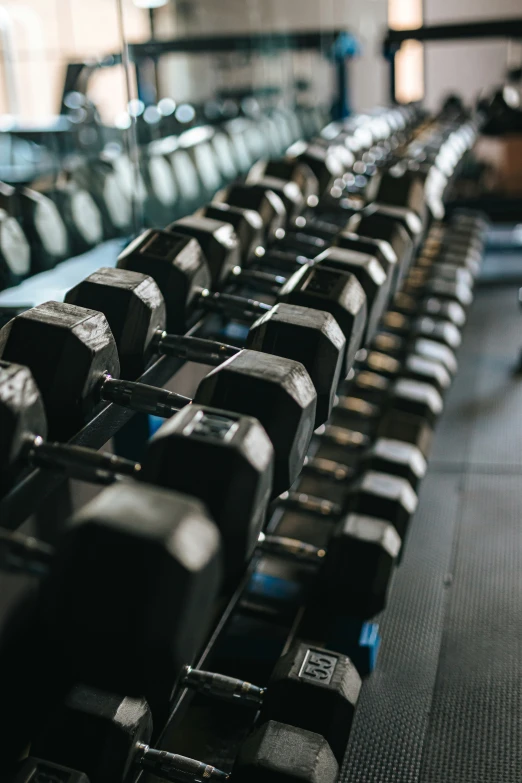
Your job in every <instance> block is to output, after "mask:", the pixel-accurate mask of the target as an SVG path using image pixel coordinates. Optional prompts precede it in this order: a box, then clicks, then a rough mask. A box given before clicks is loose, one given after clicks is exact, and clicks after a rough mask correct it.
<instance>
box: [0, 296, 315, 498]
mask: <svg viewBox="0 0 522 783" xmlns="http://www.w3.org/2000/svg"><path fill="white" fill-rule="evenodd" d="M0 356H2V357H3V358H4V360H7V361H13V362H18V363H20V364H24V365H25V366H27V367H28V368H29V369H30V370H31V372H32V374H33V376H34V379H35V381H36V383H37V385H38V388H39V390H40V393H41V395H42V399H43V402H44V406H45V410H46V415H47V419H48V422H49V430H50V434H51V436H52V437H53V438H57V439H58V440H65V439H67V438H68V437H70V436H71V435H72V434H73V433H74V432H75V431H77V430H78V429H80V428H81V427H82V425H83V424H84V423H85V421H88V420H89V419H90V418H91V417H92V415H93V414H94V413H95V412H96V410H97V409H98V407H99V406H100V405H101V404H103V402H104V401H111V402H114V403H116V404H117V405H123V406H124V407H128V408H131V409H133V410H138V411H141V412H144V413H152V414H155V415H160V416H171V415H172V414H173V413H174V412H176V411H178V410H180V408H183V407H184V406H185V405H188V404H190V402H191V400H190V399H188V398H186V397H182V396H181V395H177V394H175V393H173V392H168V391H166V390H164V389H157V388H155V387H151V386H146V385H144V384H139V383H135V382H133V381H124V380H118V379H117V376H118V374H119V360H118V353H117V347H116V343H115V341H114V337H113V335H112V332H111V331H110V327H109V324H108V323H107V320H106V318H105V316H104V315H102V314H101V313H99V312H95V311H93V310H86V309H84V308H81V307H76V306H75V305H69V304H65V303H63V304H59V303H56V302H51V303H47V304H44V305H39V306H38V307H35V308H33V309H32V310H28V311H27V312H25V313H23V314H22V315H20V316H17V317H16V318H14V319H13V320H12V321H10V322H9V323H8V324H7V325H6V326H5V327H3V329H2V330H0ZM73 362H76V367H74V366H72V363H73ZM112 376H116V378H114V377H112ZM316 400H317V395H316V392H315V388H314V387H313V384H312V381H311V380H310V376H309V375H308V373H307V372H306V370H305V368H304V367H303V365H301V364H299V363H298V362H293V361H291V360H289V359H284V358H282V357H278V356H273V355H269V354H262V353H259V352H257V351H250V350H245V351H242V352H241V353H240V354H237V356H235V357H232V359H231V360H229V361H227V362H225V363H224V364H221V365H220V366H218V367H216V368H215V369H214V370H213V371H212V372H211V373H209V375H207V376H206V377H205V378H204V379H203V380H202V381H201V382H200V384H199V386H198V389H197V391H196V395H195V399H194V401H195V402H196V403H202V404H204V405H211V406H212V407H215V408H221V409H225V410H229V409H231V408H233V409H235V412H236V413H240V414H241V413H244V414H246V415H251V416H256V413H257V414H259V415H258V416H256V418H259V421H261V424H263V426H264V427H265V429H266V430H267V432H268V435H269V437H270V439H271V440H272V443H273V444H274V449H275V453H276V467H275V476H274V492H275V494H280V492H283V491H284V490H285V489H287V488H288V486H290V485H291V484H292V483H293V481H294V480H295V478H296V477H297V475H298V473H299V471H300V469H301V466H302V463H303V460H304V457H305V455H306V449H307V447H308V443H309V442H310V438H311V435H312V432H313V429H314V423H315V409H316Z"/></svg>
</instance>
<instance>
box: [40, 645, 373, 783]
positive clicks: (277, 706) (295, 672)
mask: <svg viewBox="0 0 522 783" xmlns="http://www.w3.org/2000/svg"><path fill="white" fill-rule="evenodd" d="M177 687H178V690H182V689H184V688H188V689H190V690H192V691H194V692H196V693H202V694H204V695H205V696H206V697H208V698H210V699H213V700H218V701H224V702H228V703H232V704H237V705H242V706H245V707H250V708H254V709H255V710H256V712H259V715H258V716H257V719H256V724H257V726H260V725H262V724H264V723H267V722H268V721H270V720H272V721H278V722H279V723H285V724H288V725H291V726H295V727H296V728H300V729H304V730H305V731H313V732H314V733H316V734H320V735H321V736H322V737H324V739H326V740H327V742H328V744H329V745H330V747H331V749H332V751H333V753H334V755H335V757H336V759H337V761H338V762H339V763H341V762H342V759H343V757H344V753H345V751H346V745H347V743H348V738H349V735H350V730H351V727H352V722H353V717H354V714H355V709H356V705H357V700H358V697H359V692H360V688H361V680H360V677H359V675H358V673H357V671H356V669H355V667H354V666H353V664H352V662H351V661H350V659H349V658H348V657H347V656H345V655H339V654H336V653H330V651H329V650H325V649H321V648H317V647H314V646H313V645H310V644H307V643H306V642H302V641H299V640H296V641H294V642H293V644H292V645H291V647H290V649H289V650H288V651H287V652H286V653H284V654H283V655H282V657H281V658H280V659H279V660H278V661H277V663H276V666H275V668H274V670H273V672H272V674H271V676H270V678H269V680H268V683H267V685H266V686H264V687H259V686H256V685H253V684H252V683H250V682H246V681H245V680H240V679H236V678H234V677H229V676H226V675H223V674H219V673H215V672H208V671H202V670H200V669H195V668H193V667H192V666H190V665H186V666H184V667H183V669H182V671H181V672H180V674H179V678H178V686H177ZM91 693H92V692H90V691H89V690H88V689H85V688H81V689H80V688H78V689H76V691H75V693H73V694H71V696H70V697H69V699H68V702H67V703H66V705H65V707H64V708H62V709H61V710H60V711H59V713H60V719H61V720H63V721H64V722H65V723H68V722H69V720H68V719H67V718H68V717H69V719H71V720H72V721H73V723H74V718H75V716H76V711H79V712H80V713H82V712H83V711H82V703H83V705H86V704H87V703H88V700H89V695H90V694H91ZM92 695H93V696H94V694H92ZM71 702H72V704H73V705H74V707H73V708H72V709H71ZM84 709H85V706H84ZM71 712H72V715H71V714H70V713H71ZM76 719H78V718H76ZM51 721H52V719H51ZM79 728H80V727H76V729H79ZM73 733H76V732H75V731H74V730H73ZM45 734H46V736H47V737H50V738H51V741H52V738H53V737H56V738H57V739H58V740H59V738H60V737H61V731H60V730H59V727H58V726H57V725H53V726H52V729H51V730H46V731H45ZM55 741H56V740H55ZM36 747H37V749H38V752H39V753H41V754H42V755H43V754H44V753H45V752H46V751H47V748H46V747H41V746H40V745H39V743H38V742H37V743H36ZM46 755H49V756H50V757H51V758H54V757H55V756H56V757H57V754H56V753H55V754H52V753H51V754H46ZM78 760H79V759H78ZM94 777H95V778H96V776H94Z"/></svg>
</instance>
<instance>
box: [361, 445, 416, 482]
mask: <svg viewBox="0 0 522 783" xmlns="http://www.w3.org/2000/svg"><path fill="white" fill-rule="evenodd" d="M361 468H362V470H363V471H367V470H376V471H378V472H379V473H391V474H392V475H393V476H400V477H401V478H405V479H406V480H407V481H408V482H409V483H410V484H411V486H412V487H413V489H415V490H416V489H417V487H418V485H419V483H420V482H421V480H422V479H423V478H424V476H425V475H426V471H427V469H428V465H427V462H426V459H425V457H424V455H423V454H422V451H421V450H420V449H419V448H418V447H417V446H416V445H415V444H413V443H406V442H405V441H401V440H393V439H391V438H377V440H376V441H375V443H374V444H373V445H372V446H371V448H369V449H368V451H367V452H366V454H365V455H364V457H363V458H362V460H361Z"/></svg>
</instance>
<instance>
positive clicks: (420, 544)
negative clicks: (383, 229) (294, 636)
mask: <svg viewBox="0 0 522 783" xmlns="http://www.w3.org/2000/svg"><path fill="white" fill-rule="evenodd" d="M521 260H522V259H521ZM521 326H522V315H521V314H520V311H519V309H518V306H517V288H516V287H513V286H509V287H504V288H492V289H490V290H488V289H484V288H481V289H479V290H478V291H477V294H476V299H475V302H474V305H473V307H472V308H471V312H470V316H469V322H468V324H467V327H466V330H465V336H464V342H463V345H462V347H461V349H460V351H459V355H458V358H459V372H458V374H457V377H456V381H455V383H454V386H453V388H452V390H451V392H450V394H449V395H448V398H447V402H446V410H445V413H444V415H443V417H442V418H441V421H440V424H439V428H438V432H437V436H436V441H435V446H434V451H433V454H432V460H431V462H430V468H429V470H428V475H427V478H426V479H425V481H424V484H423V486H422V488H421V494H420V504H419V509H418V511H417V514H416V516H415V518H414V520H413V523H412V525H411V529H410V533H409V538H408V542H407V547H406V551H405V555H404V559H403V562H402V565H401V567H400V568H399V569H398V571H397V574H396V576H395V580H394V583H393V587H392V594H391V597H390V601H389V606H388V608H387V610H386V612H385V615H384V616H383V617H382V622H381V628H382V636H383V642H382V647H381V651H380V655H379V659H378V664H377V669H376V671H375V672H374V673H373V675H372V676H371V677H370V679H369V680H368V681H367V682H366V683H365V685H364V687H363V691H362V696H361V700H360V702H359V706H358V709H357V712H356V718H355V724H354V729H353V732H352V737H351V741H350V745H349V748H348V752H347V756H346V760H345V764H344V767H343V772H342V775H341V780H342V781H343V782H344V783H399V782H400V783H410V781H415V782H417V781H418V782H419V783H497V782H498V783H515V782H516V783H519V782H520V780H521V778H522V731H521V726H522V376H518V377H517V376H514V375H513V372H512V371H513V366H514V365H515V363H516V361H517V358H518V353H519V350H520V348H521V347H522V329H521Z"/></svg>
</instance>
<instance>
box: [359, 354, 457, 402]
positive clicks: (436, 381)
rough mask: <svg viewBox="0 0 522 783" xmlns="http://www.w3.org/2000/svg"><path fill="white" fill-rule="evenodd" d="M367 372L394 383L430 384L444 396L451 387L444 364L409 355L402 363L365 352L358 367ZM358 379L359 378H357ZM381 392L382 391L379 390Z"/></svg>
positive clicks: (382, 355) (448, 374) (396, 359)
mask: <svg viewBox="0 0 522 783" xmlns="http://www.w3.org/2000/svg"><path fill="white" fill-rule="evenodd" d="M365 370H367V371H369V372H370V373H375V375H377V376H381V377H384V378H387V379H389V380H390V382H392V381H393V380H394V379H396V378H405V379H408V380H413V381H419V382H420V383H428V384H430V385H431V386H433V387H434V388H435V389H437V391H438V392H439V394H440V395H441V396H443V395H444V394H445V393H446V392H447V391H448V389H449V387H450V385H451V380H452V379H451V375H450V373H449V372H448V371H447V369H446V367H445V366H444V364H442V363H441V362H440V361H438V360H437V359H431V358H427V357H426V356H422V355H420V356H419V355H418V354H415V353H409V354H407V355H406V356H404V358H403V359H402V361H400V360H399V359H398V358H395V357H393V356H389V355H388V354H386V353H384V352H381V351H377V350H375V349H370V350H369V351H366V352H365V357H364V360H363V361H362V362H361V364H360V365H359V366H358V371H359V372H364V371H365ZM356 377H357V376H356ZM378 391H379V392H380V391H381V389H379V390H378Z"/></svg>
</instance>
